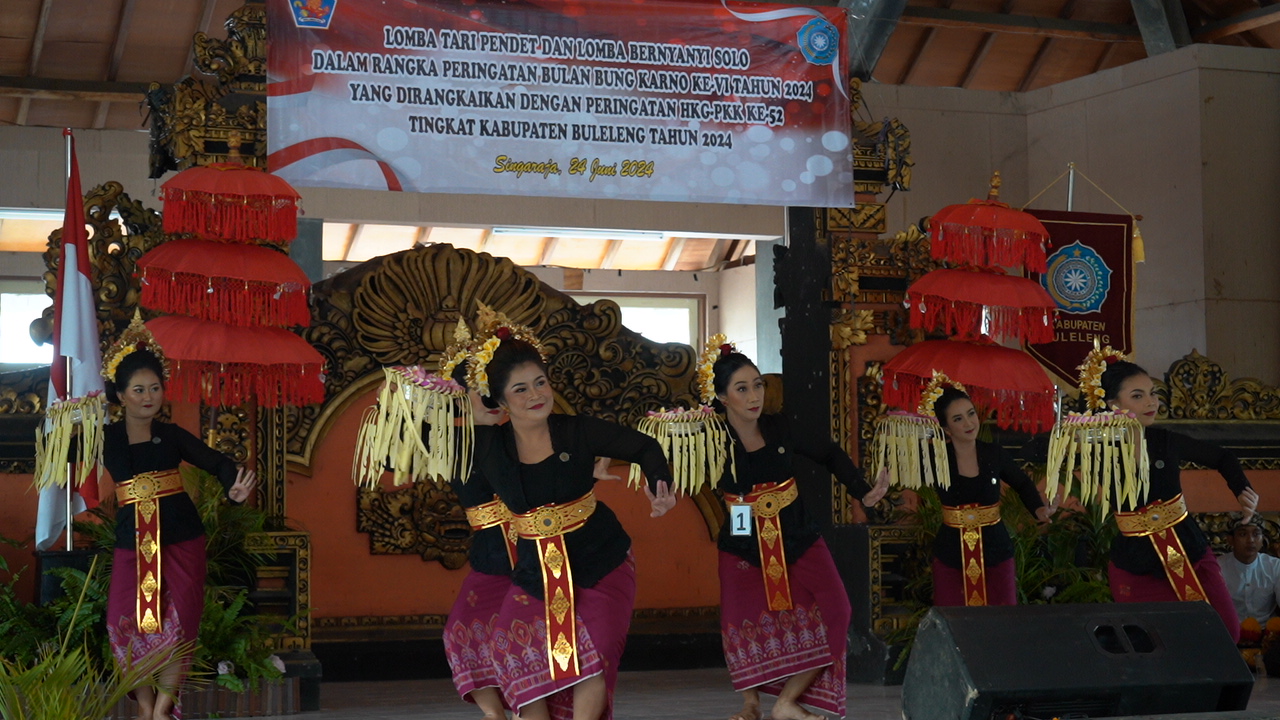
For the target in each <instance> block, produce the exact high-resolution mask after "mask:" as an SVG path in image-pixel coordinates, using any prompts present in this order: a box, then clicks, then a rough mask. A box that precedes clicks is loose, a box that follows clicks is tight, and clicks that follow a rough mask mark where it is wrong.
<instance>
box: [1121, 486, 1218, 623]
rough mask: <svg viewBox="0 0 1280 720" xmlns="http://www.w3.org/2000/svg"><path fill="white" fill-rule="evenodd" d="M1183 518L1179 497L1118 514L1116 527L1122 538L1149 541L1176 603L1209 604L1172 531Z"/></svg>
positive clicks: (1184, 506)
mask: <svg viewBox="0 0 1280 720" xmlns="http://www.w3.org/2000/svg"><path fill="white" fill-rule="evenodd" d="M1186 516H1187V501H1186V499H1185V498H1183V497H1182V493H1178V494H1177V495H1176V496H1174V497H1173V498H1172V499H1170V500H1157V501H1156V502H1153V503H1150V504H1148V505H1144V506H1142V507H1140V508H1138V509H1137V510H1134V511H1133V512H1117V513H1116V525H1117V526H1119V528H1120V534H1121V535H1125V536H1127V537H1146V538H1151V544H1152V545H1153V546H1155V549H1156V555H1157V556H1158V557H1159V558H1160V563H1161V564H1162V565H1164V574H1165V577H1167V578H1169V584H1170V585H1172V586H1173V592H1174V593H1175V594H1176V595H1177V596H1178V599H1179V600H1184V601H1193V600H1204V601H1205V602H1208V601H1209V598H1208V596H1207V595H1205V593H1204V586H1202V585H1201V584H1200V578H1199V577H1197V576H1196V571H1195V569H1194V568H1193V567H1191V558H1189V557H1187V551H1186V548H1184V547H1183V546H1182V540H1180V539H1178V533H1177V532H1176V531H1175V530H1174V529H1173V527H1174V526H1175V525H1177V524H1178V523H1180V522H1182V520H1183V518H1185V517H1186Z"/></svg>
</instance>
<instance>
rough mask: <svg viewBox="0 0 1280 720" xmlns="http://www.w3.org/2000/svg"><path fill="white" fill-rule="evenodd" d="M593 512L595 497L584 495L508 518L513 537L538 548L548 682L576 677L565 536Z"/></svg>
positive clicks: (570, 574) (575, 632)
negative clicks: (545, 621)
mask: <svg viewBox="0 0 1280 720" xmlns="http://www.w3.org/2000/svg"><path fill="white" fill-rule="evenodd" d="M595 511H596V496H595V495H593V494H592V493H587V494H586V495H583V496H582V497H580V498H578V499H577V500H574V501H572V502H567V503H561V504H559V505H543V506H542V507H538V508H534V509H533V510H530V511H529V512H527V513H522V514H518V515H512V516H511V526H512V527H514V528H515V530H516V534H517V535H519V536H520V537H522V538H525V539H526V540H533V541H535V542H536V543H537V545H538V563H539V564H540V565H541V566H542V585H543V588H544V589H545V595H544V597H545V598H546V606H547V611H546V612H547V658H548V661H549V662H548V664H549V665H550V666H551V679H552V680H561V679H564V678H573V677H577V676H578V675H579V674H580V670H579V668H578V630H577V627H576V626H575V624H574V618H575V617H576V615H575V613H574V598H573V569H572V568H571V567H569V552H568V549H567V548H566V547H565V543H564V536H565V535H567V534H568V533H571V532H573V531H574V530H577V529H578V528H580V527H582V526H583V525H585V524H586V522H587V519H588V518H590V517H591V514H592V513H594V512H595Z"/></svg>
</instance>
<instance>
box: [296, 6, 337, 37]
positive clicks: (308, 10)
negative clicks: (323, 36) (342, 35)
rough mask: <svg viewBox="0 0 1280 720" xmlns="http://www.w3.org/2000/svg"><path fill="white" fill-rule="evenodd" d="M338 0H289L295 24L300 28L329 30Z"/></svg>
mask: <svg viewBox="0 0 1280 720" xmlns="http://www.w3.org/2000/svg"><path fill="white" fill-rule="evenodd" d="M337 6H338V0H289V9H290V10H292V11H293V24H294V25H297V26H298V27H300V28H309V29H312V30H328V29H329V23H330V22H331V21H332V20H333V12H334V10H335V9H337Z"/></svg>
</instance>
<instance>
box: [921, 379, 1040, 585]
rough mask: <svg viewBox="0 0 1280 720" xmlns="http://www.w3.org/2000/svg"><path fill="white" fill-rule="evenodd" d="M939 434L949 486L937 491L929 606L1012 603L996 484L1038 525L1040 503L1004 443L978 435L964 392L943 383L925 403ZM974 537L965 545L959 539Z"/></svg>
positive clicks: (1007, 542) (1008, 549)
mask: <svg viewBox="0 0 1280 720" xmlns="http://www.w3.org/2000/svg"><path fill="white" fill-rule="evenodd" d="M933 410H934V415H935V416H936V417H937V418H938V423H939V424H940V425H941V426H942V431H943V433H944V434H945V435H946V438H947V460H948V462H949V464H950V466H951V484H950V487H945V488H944V487H941V486H939V487H938V488H937V491H938V497H939V499H940V500H941V501H942V527H941V528H939V529H938V536H937V538H936V540H935V541H934V544H933V604H934V605H1016V604H1017V603H1018V594H1017V583H1016V577H1015V575H1016V568H1015V567H1014V561H1013V541H1012V540H1011V539H1010V538H1009V531H1008V530H1007V529H1005V526H1004V523H1003V522H1001V521H1000V482H1001V481H1004V482H1005V484H1007V485H1008V486H1009V487H1011V488H1013V489H1014V490H1015V491H1017V493H1018V496H1019V497H1020V498H1022V504H1023V505H1025V506H1026V507H1027V509H1028V510H1030V511H1031V512H1032V513H1033V514H1034V515H1035V517H1036V520H1038V521H1040V522H1042V523H1045V522H1049V518H1050V517H1051V516H1052V515H1053V512H1054V511H1055V510H1056V509H1057V508H1056V507H1052V506H1048V507H1047V506H1045V504H1044V501H1043V500H1042V499H1041V497H1040V491H1039V490H1037V489H1036V486H1035V483H1033V482H1031V478H1029V477H1027V475H1026V473H1024V472H1022V469H1021V468H1019V467H1018V465H1017V463H1015V462H1014V461H1013V458H1011V457H1010V456H1009V454H1008V453H1007V452H1005V450H1004V448H1002V447H1000V446H999V445H996V444H994V443H988V442H982V441H979V440H978V430H979V429H980V428H981V425H982V421H981V419H980V418H979V417H978V410H977V408H975V407H974V405H973V401H971V400H970V399H969V395H968V394H967V393H965V392H964V391H963V390H962V389H959V388H956V387H954V386H947V387H946V388H945V389H944V390H943V391H942V394H941V395H940V396H939V397H938V399H937V400H936V401H935V402H934V404H933ZM970 537H976V539H977V542H975V543H973V544H972V545H970V544H969V543H968V542H966V539H967V538H970Z"/></svg>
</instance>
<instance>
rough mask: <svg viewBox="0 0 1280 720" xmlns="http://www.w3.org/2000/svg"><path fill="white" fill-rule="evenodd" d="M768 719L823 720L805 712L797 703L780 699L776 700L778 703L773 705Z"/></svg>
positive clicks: (819, 716) (818, 716)
mask: <svg viewBox="0 0 1280 720" xmlns="http://www.w3.org/2000/svg"><path fill="white" fill-rule="evenodd" d="M769 717H770V718H771V720H825V719H824V718H823V717H822V716H821V715H815V714H813V713H811V712H809V711H808V710H805V709H804V708H803V707H801V706H800V705H799V704H798V703H795V702H792V701H790V700H784V699H782V698H778V701H777V702H776V703H774V704H773V710H771V711H770V712H769Z"/></svg>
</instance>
